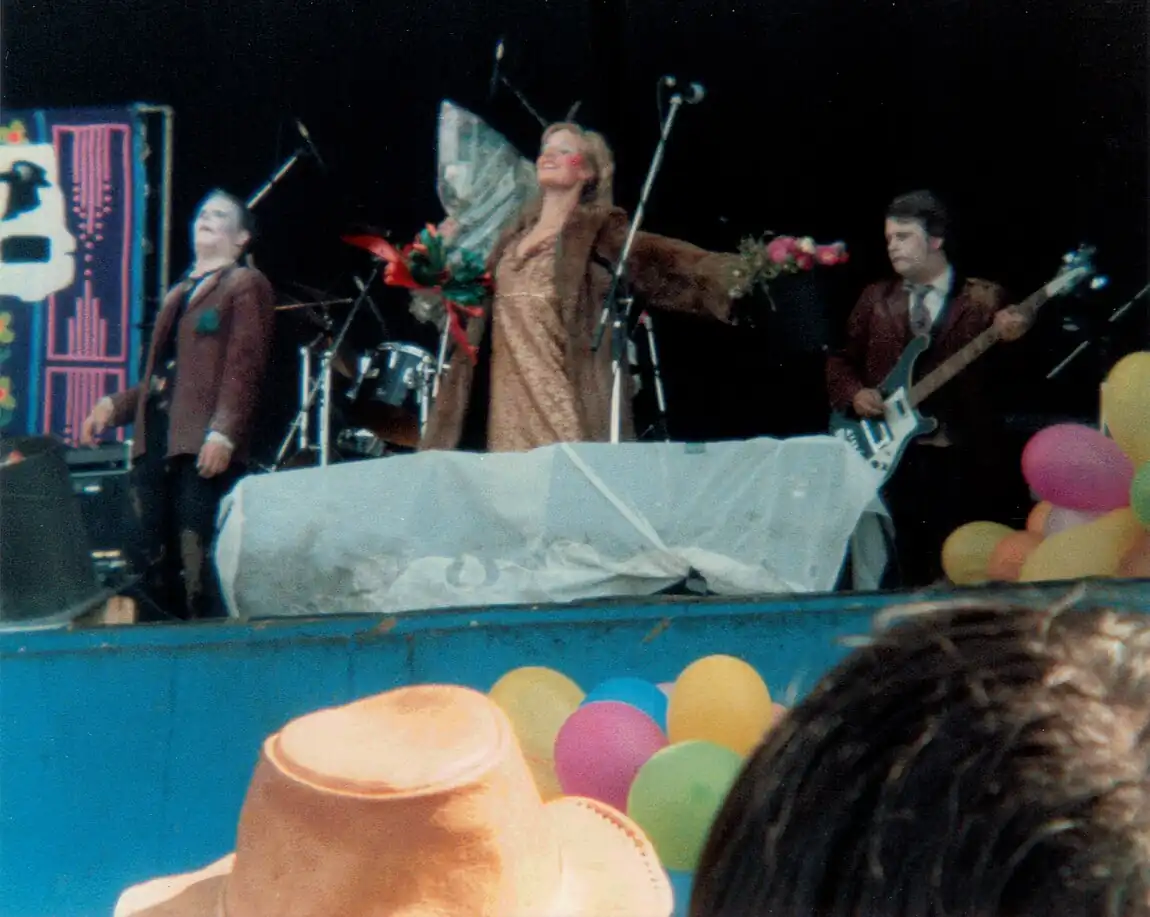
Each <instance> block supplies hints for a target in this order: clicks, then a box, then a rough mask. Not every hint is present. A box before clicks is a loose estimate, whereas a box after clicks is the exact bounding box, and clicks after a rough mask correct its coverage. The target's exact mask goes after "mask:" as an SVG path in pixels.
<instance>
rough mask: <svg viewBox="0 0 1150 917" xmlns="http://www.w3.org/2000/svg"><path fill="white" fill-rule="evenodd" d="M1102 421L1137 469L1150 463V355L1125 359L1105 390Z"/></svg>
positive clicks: (1118, 366)
mask: <svg viewBox="0 0 1150 917" xmlns="http://www.w3.org/2000/svg"><path fill="white" fill-rule="evenodd" d="M1102 419H1103V420H1104V421H1105V422H1106V428H1107V429H1108V430H1109V431H1110V435H1111V436H1113V437H1114V441H1115V442H1116V443H1118V445H1119V446H1121V447H1122V451H1123V452H1125V453H1126V455H1127V456H1129V458H1130V461H1132V462H1133V463H1134V464H1135V465H1141V464H1142V463H1143V462H1150V351H1146V350H1142V351H1138V352H1137V353H1131V354H1127V355H1126V356H1124V357H1123V358H1122V359H1121V360H1119V361H1118V362H1117V363H1115V364H1114V366H1113V367H1112V368H1111V370H1110V374H1109V375H1108V376H1107V377H1106V382H1105V383H1104V384H1103V386H1102Z"/></svg>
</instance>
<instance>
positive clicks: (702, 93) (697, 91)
mask: <svg viewBox="0 0 1150 917" xmlns="http://www.w3.org/2000/svg"><path fill="white" fill-rule="evenodd" d="M687 88H688V89H689V90H690V92H689V93H688V94H687V97H686V98H685V99H683V101H684V102H686V103H687V104H688V105H698V104H699V103H700V102H702V101H703V99H705V98H706V96H707V90H706V89H704V88H703V84H702V83H691V85H690V86H688V87H687Z"/></svg>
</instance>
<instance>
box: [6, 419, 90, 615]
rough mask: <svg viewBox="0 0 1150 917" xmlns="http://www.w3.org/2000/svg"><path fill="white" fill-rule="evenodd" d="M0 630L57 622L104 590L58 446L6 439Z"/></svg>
mask: <svg viewBox="0 0 1150 917" xmlns="http://www.w3.org/2000/svg"><path fill="white" fill-rule="evenodd" d="M13 452H19V453H20V455H21V456H23V458H22V459H20V460H18V461H14V462H13V461H9V463H8V464H5V465H3V467H0V629H2V630H18V629H23V628H28V627H41V626H54V625H60V624H65V623H67V622H69V621H71V620H73V619H74V618H76V617H78V616H79V615H81V614H83V613H84V612H86V611H89V610H91V609H92V608H94V607H95V606H96V605H98V604H99V603H100V602H102V601H104V600H105V599H107V598H108V597H109V596H110V595H111V594H112V593H111V592H110V591H109V590H107V589H104V588H103V587H101V585H100V582H99V580H98V578H97V575H96V569H95V565H94V563H93V561H92V554H91V545H90V543H89V538H88V534H87V531H86V530H85V527H84V522H83V518H82V517H81V513H80V506H79V503H78V502H77V498H76V495H75V494H74V493H73V491H72V482H71V480H70V478H69V475H68V465H67V463H66V462H65V460H64V454H63V447H62V446H61V445H60V444H59V443H58V442H56V441H55V440H54V439H52V438H51V437H13V438H10V439H5V440H3V441H2V442H0V456H3V457H4V458H5V460H9V459H10V458H11V455H12V453H13Z"/></svg>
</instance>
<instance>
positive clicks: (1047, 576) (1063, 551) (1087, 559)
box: [1019, 507, 1145, 583]
mask: <svg viewBox="0 0 1150 917" xmlns="http://www.w3.org/2000/svg"><path fill="white" fill-rule="evenodd" d="M1143 531H1145V530H1144V529H1143V528H1142V526H1141V525H1140V524H1139V522H1138V519H1137V518H1136V517H1135V516H1134V511H1133V510H1131V509H1130V508H1129V507H1127V508H1123V509H1116V510H1114V511H1113V512H1110V513H1107V514H1106V515H1105V516H1103V517H1102V518H1100V519H1095V520H1094V521H1093V522H1087V523H1086V524H1085V525H1076V526H1074V527H1073V528H1069V529H1065V530H1064V531H1061V532H1059V533H1057V534H1056V535H1051V536H1050V537H1049V538H1047V539H1046V540H1045V541H1043V542H1042V544H1040V545H1039V546H1038V547H1037V548H1035V549H1034V553H1032V554H1031V555H1030V556H1029V557H1028V558H1027V559H1026V563H1024V564H1023V565H1022V573H1021V574H1020V576H1019V581H1020V582H1023V583H1043V582H1051V581H1054V580H1068V579H1082V578H1084V577H1088V576H1114V575H1116V574H1117V573H1118V568H1119V566H1120V565H1121V563H1122V559H1123V558H1124V557H1125V556H1126V555H1127V554H1128V553H1129V552H1130V551H1131V550H1132V549H1133V548H1134V546H1135V544H1137V542H1138V538H1139V536H1140V535H1141V533H1142V532H1143Z"/></svg>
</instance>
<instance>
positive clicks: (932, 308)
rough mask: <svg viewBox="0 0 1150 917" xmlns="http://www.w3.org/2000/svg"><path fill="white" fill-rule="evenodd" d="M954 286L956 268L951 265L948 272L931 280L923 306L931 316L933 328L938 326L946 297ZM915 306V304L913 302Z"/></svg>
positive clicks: (947, 268)
mask: <svg viewBox="0 0 1150 917" xmlns="http://www.w3.org/2000/svg"><path fill="white" fill-rule="evenodd" d="M953 284H954V268H953V267H951V266H950V265H949V264H948V265H947V266H946V270H945V271H943V272H942V273H941V274H939V275H938V276H937V277H935V278H934V279H933V280H931V281H930V282H929V283H928V284H927V287H929V289H928V290H927V292H926V298H925V300H924V302H923V305H925V306H926V311H927V312H928V313H929V314H930V324H931V327H932V328H933V327H934V326H935V325H937V324H938V317H939V315H941V314H942V307H943V306H944V305H946V297H947V296H949V295H950V288H951V286H952V285H953ZM911 305H912V306H913V305H914V303H913V302H912V303H911Z"/></svg>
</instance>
